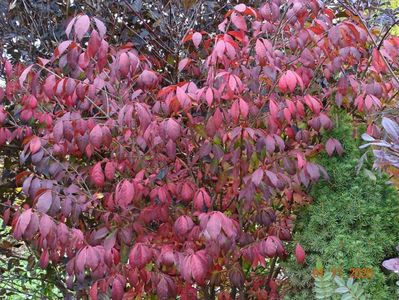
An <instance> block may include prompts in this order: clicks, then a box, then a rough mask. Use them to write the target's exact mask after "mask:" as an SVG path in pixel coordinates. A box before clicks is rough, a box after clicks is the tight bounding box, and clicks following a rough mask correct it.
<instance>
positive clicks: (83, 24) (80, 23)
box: [73, 15, 90, 41]
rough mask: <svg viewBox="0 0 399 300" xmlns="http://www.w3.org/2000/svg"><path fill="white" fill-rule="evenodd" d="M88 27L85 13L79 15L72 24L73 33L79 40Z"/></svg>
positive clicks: (88, 19)
mask: <svg viewBox="0 0 399 300" xmlns="http://www.w3.org/2000/svg"><path fill="white" fill-rule="evenodd" d="M89 27H90V18H89V17H88V16H86V15H82V16H79V17H78V19H77V20H76V22H75V24H74V27H73V28H74V30H75V35H76V37H77V38H78V40H79V41H80V40H81V39H83V37H84V35H85V34H86V32H87V31H88V30H89Z"/></svg>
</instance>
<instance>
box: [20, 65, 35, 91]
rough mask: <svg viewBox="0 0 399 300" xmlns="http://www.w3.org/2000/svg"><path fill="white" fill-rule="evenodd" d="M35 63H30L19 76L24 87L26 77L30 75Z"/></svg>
mask: <svg viewBox="0 0 399 300" xmlns="http://www.w3.org/2000/svg"><path fill="white" fill-rule="evenodd" d="M32 67H33V65H30V66H29V67H27V68H26V69H25V70H24V71H23V72H22V73H21V76H19V85H20V86H21V87H22V86H23V85H24V82H25V80H26V77H27V76H28V74H29V72H30V70H31V69H32Z"/></svg>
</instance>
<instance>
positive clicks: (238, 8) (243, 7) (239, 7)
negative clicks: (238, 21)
mask: <svg viewBox="0 0 399 300" xmlns="http://www.w3.org/2000/svg"><path fill="white" fill-rule="evenodd" d="M234 9H235V10H236V11H238V12H240V13H243V12H245V10H246V9H247V6H246V5H245V4H243V3H240V4H238V5H236V6H234Z"/></svg>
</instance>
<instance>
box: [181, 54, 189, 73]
mask: <svg viewBox="0 0 399 300" xmlns="http://www.w3.org/2000/svg"><path fill="white" fill-rule="evenodd" d="M190 61H191V59H190V58H187V57H186V58H183V59H182V60H181V61H179V72H181V71H183V70H184V69H185V68H186V66H188V65H189V63H190Z"/></svg>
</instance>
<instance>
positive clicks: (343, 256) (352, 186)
mask: <svg viewBox="0 0 399 300" xmlns="http://www.w3.org/2000/svg"><path fill="white" fill-rule="evenodd" d="M350 124H351V120H350V119H349V117H348V116H347V115H343V114H340V115H339V116H338V115H337V120H336V128H335V129H334V130H333V131H332V132H331V133H329V134H328V135H326V137H325V138H326V139H327V138H329V137H334V138H336V139H338V140H340V141H341V143H342V145H343V147H344V149H345V153H344V155H343V156H342V157H337V156H334V157H328V156H327V155H325V154H322V155H319V156H318V157H317V158H316V160H317V162H318V163H320V164H321V165H323V166H324V167H325V168H326V170H327V172H328V174H329V175H330V181H329V182H326V181H324V182H323V181H322V182H319V183H317V184H316V185H314V186H313V187H312V190H311V195H312V197H313V198H314V202H313V203H312V205H310V206H309V207H307V208H305V209H303V210H302V211H300V212H299V213H298V215H297V220H296V223H295V229H294V237H295V239H296V240H297V241H298V242H299V243H301V245H302V246H303V248H304V249H305V251H306V253H307V258H306V261H307V264H306V266H300V265H298V264H297V263H296V262H294V261H293V260H292V261H288V262H286V263H285V266H284V267H285V270H286V273H287V276H288V277H289V279H290V283H291V285H290V292H289V294H288V295H287V296H286V298H285V299H312V298H314V295H313V294H312V287H313V285H314V280H313V278H312V271H313V270H314V268H315V265H316V261H317V260H320V261H321V262H322V263H323V265H324V266H326V267H325V271H330V270H334V268H335V270H340V271H342V275H343V276H344V277H346V278H347V277H348V276H349V274H350V269H351V268H371V269H372V272H373V274H372V277H371V278H370V279H366V278H365V279H361V280H357V281H359V282H361V285H362V287H364V290H365V292H366V293H367V294H368V295H370V296H372V299H379V300H380V299H381V300H383V299H395V283H394V278H393V276H390V275H388V273H383V271H382V269H381V262H382V261H383V260H384V258H388V257H392V256H395V254H396V253H395V246H396V245H397V244H398V242H399V223H398V215H399V214H398V211H399V210H398V208H399V203H398V202H399V200H398V193H397V191H396V189H395V188H394V187H393V186H391V185H389V184H388V183H387V178H386V177H385V176H378V175H377V174H374V173H371V172H370V171H367V172H365V171H364V170H361V171H360V172H359V174H358V175H357V174H356V173H357V172H356V167H357V165H358V160H359V158H360V156H361V152H360V150H359V148H358V146H359V140H358V139H357V138H356V139H355V138H353V128H352V127H351V125H350ZM370 173H371V174H373V175H372V176H370Z"/></svg>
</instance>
